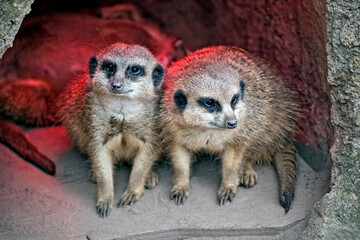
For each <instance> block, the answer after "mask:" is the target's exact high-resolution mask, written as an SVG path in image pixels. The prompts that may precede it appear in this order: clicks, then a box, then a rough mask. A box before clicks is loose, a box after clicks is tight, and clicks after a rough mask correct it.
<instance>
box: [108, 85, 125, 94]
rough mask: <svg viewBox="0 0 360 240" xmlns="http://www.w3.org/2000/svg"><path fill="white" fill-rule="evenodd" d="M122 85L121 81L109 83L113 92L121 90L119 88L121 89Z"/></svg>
mask: <svg viewBox="0 0 360 240" xmlns="http://www.w3.org/2000/svg"><path fill="white" fill-rule="evenodd" d="M123 87H124V85H122V84H121V83H112V84H111V90H113V91H115V92H119V91H121V89H123Z"/></svg>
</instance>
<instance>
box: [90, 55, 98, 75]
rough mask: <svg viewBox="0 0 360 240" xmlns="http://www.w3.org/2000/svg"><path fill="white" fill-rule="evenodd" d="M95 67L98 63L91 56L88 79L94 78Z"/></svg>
mask: <svg viewBox="0 0 360 240" xmlns="http://www.w3.org/2000/svg"><path fill="white" fill-rule="evenodd" d="M97 65H98V61H97V59H96V57H95V56H92V57H91V58H90V60H89V75H90V77H94V74H95V72H96V67H97Z"/></svg>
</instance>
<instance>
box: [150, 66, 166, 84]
mask: <svg viewBox="0 0 360 240" xmlns="http://www.w3.org/2000/svg"><path fill="white" fill-rule="evenodd" d="M164 72H165V70H164V68H163V67H162V66H161V65H160V64H158V65H157V66H156V68H155V69H154V71H153V72H152V79H153V84H154V87H157V86H159V85H160V83H161V81H162V79H163V77H164Z"/></svg>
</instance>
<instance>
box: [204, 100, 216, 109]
mask: <svg viewBox="0 0 360 240" xmlns="http://www.w3.org/2000/svg"><path fill="white" fill-rule="evenodd" d="M204 103H205V105H206V106H207V107H213V106H214V105H215V101H214V99H209V100H206V101H204Z"/></svg>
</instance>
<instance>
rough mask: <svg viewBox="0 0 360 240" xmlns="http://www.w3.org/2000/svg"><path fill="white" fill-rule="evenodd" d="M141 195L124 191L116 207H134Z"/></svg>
mask: <svg viewBox="0 0 360 240" xmlns="http://www.w3.org/2000/svg"><path fill="white" fill-rule="evenodd" d="M141 196H142V194H139V193H135V192H132V191H126V192H125V193H124V194H123V195H122V196H121V199H120V201H119V202H118V204H117V206H118V207H124V206H125V205H130V206H132V205H134V203H135V202H136V201H137V200H139V199H140V197H141Z"/></svg>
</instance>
